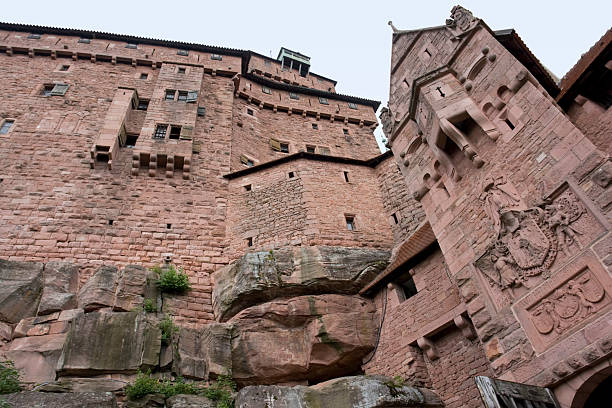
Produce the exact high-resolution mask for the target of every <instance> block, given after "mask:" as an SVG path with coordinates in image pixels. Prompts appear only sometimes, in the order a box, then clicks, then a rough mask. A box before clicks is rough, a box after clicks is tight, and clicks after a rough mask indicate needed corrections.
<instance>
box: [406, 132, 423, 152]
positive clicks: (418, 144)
mask: <svg viewBox="0 0 612 408" xmlns="http://www.w3.org/2000/svg"><path fill="white" fill-rule="evenodd" d="M421 143H422V141H421V138H420V137H419V136H417V137H415V138H414V140H413V141H412V142H411V143H410V145H409V146H408V150H406V154H412V153H414V152H416V151H417V150H418V148H419V147H421Z"/></svg>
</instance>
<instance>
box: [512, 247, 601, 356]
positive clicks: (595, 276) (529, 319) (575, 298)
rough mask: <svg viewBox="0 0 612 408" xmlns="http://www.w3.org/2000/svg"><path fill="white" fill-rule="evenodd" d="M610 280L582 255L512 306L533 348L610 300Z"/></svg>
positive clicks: (582, 320)
mask: <svg viewBox="0 0 612 408" xmlns="http://www.w3.org/2000/svg"><path fill="white" fill-rule="evenodd" d="M610 285H611V280H610V277H609V275H608V274H607V272H605V271H604V270H603V268H602V267H601V265H600V264H599V262H598V261H597V260H596V259H595V258H594V257H592V256H583V257H581V258H579V259H577V260H576V261H575V262H574V263H573V264H571V265H569V266H568V267H566V268H565V269H564V270H562V271H560V272H559V273H558V274H556V275H555V276H554V277H552V278H551V279H550V280H549V281H547V282H545V283H544V284H542V285H540V286H539V287H538V288H537V289H535V290H534V291H533V292H532V293H530V294H529V295H527V296H525V297H524V298H522V299H521V300H520V301H518V302H517V303H516V305H515V306H514V307H515V309H516V312H517V316H518V317H519V320H520V322H521V324H522V325H523V327H524V328H525V331H526V333H527V336H528V337H529V339H530V341H531V343H532V344H533V346H534V349H535V350H536V351H537V352H541V351H543V350H545V349H546V348H548V347H549V346H550V345H551V344H552V343H554V342H556V341H557V340H560V339H563V338H566V337H567V336H568V335H569V334H570V333H571V332H574V331H576V330H578V329H579V328H580V327H583V326H584V324H585V323H586V322H587V321H590V320H591V319H592V318H593V317H594V316H597V315H598V314H600V312H602V311H603V310H604V309H608V306H609V305H610V304H611V303H612V298H611V296H610Z"/></svg>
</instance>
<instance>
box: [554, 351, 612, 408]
mask: <svg viewBox="0 0 612 408" xmlns="http://www.w3.org/2000/svg"><path fill="white" fill-rule="evenodd" d="M611 376H612V357H608V358H607V359H605V360H603V361H601V362H600V363H598V364H595V365H593V366H591V367H588V368H587V369H586V370H584V371H582V372H581V373H580V374H578V375H575V376H573V377H572V378H570V379H568V380H567V381H564V382H563V383H561V384H559V385H558V386H557V387H555V389H554V394H555V397H556V398H557V400H558V401H559V404H560V405H561V407H562V408H585V406H584V404H585V403H586V402H587V400H588V398H589V396H590V395H591V393H592V392H593V391H594V390H595V389H596V388H597V387H598V386H599V385H601V384H602V383H603V382H604V381H606V379H609V378H610V377H611Z"/></svg>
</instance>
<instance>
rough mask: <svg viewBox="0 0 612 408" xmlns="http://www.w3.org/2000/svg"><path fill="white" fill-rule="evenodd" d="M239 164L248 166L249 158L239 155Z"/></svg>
mask: <svg viewBox="0 0 612 408" xmlns="http://www.w3.org/2000/svg"><path fill="white" fill-rule="evenodd" d="M240 162H241V163H242V164H248V163H249V158H248V157H246V156H245V155H244V154H242V155H240Z"/></svg>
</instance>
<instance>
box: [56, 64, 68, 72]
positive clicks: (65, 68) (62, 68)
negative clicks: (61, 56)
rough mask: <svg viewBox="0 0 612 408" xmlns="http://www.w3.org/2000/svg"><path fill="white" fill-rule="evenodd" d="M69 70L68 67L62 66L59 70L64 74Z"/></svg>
mask: <svg viewBox="0 0 612 408" xmlns="http://www.w3.org/2000/svg"><path fill="white" fill-rule="evenodd" d="M69 69H70V65H62V66H61V67H60V69H59V70H60V71H62V72H66V71H68V70H69Z"/></svg>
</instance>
